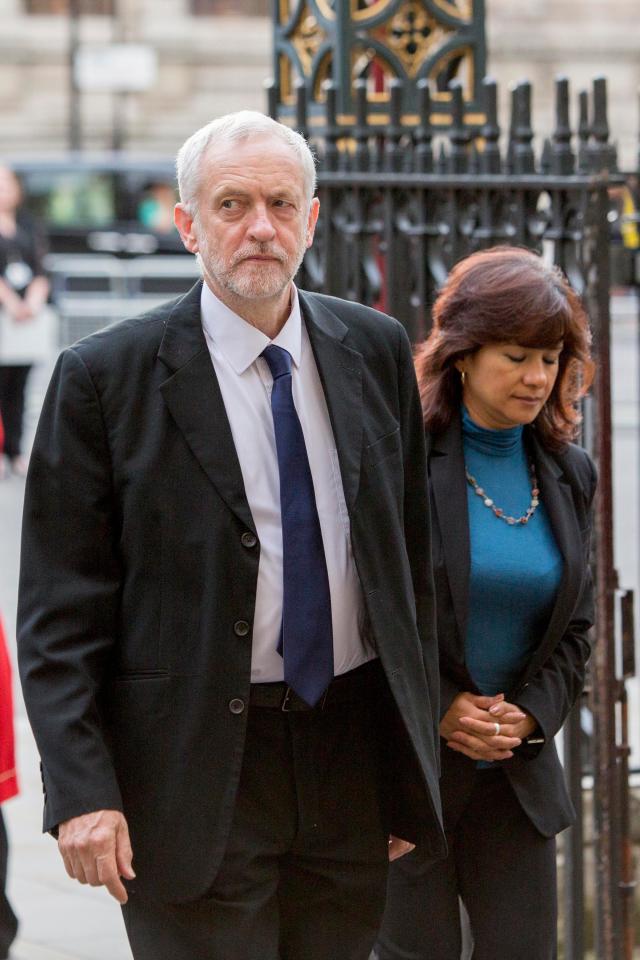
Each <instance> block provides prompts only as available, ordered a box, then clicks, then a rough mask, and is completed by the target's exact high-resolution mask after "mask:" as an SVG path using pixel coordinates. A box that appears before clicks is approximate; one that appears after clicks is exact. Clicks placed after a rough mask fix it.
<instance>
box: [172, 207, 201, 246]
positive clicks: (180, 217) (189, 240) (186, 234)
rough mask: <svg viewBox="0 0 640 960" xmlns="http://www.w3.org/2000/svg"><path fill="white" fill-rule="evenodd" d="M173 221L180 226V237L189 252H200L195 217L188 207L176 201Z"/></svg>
mask: <svg viewBox="0 0 640 960" xmlns="http://www.w3.org/2000/svg"><path fill="white" fill-rule="evenodd" d="M173 222H174V223H175V225H176V227H177V228H178V233H179V234H180V239H181V240H182V242H183V243H184V245H185V247H186V248H187V250H188V251H189V253H197V252H198V238H197V236H196V234H195V230H194V221H193V217H192V216H191V214H190V213H189V211H188V210H187V209H186V207H185V206H184V204H182V203H176V205H175V207H174V210H173Z"/></svg>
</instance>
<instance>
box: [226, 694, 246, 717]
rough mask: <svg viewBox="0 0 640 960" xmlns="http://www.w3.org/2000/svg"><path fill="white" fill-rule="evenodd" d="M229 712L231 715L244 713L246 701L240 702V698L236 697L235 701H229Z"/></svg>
mask: <svg viewBox="0 0 640 960" xmlns="http://www.w3.org/2000/svg"><path fill="white" fill-rule="evenodd" d="M229 710H230V711H231V713H236V714H240V713H242V712H243V711H244V700H240V698H239V697H234V698H233V700H229Z"/></svg>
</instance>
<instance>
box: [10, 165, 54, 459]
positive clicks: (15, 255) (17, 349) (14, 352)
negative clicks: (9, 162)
mask: <svg viewBox="0 0 640 960" xmlns="http://www.w3.org/2000/svg"><path fill="white" fill-rule="evenodd" d="M21 204H22V191H21V187H20V183H19V181H18V179H17V177H16V175H15V174H14V173H13V171H12V170H11V169H9V167H6V166H0V414H1V415H2V419H3V422H4V431H5V445H4V454H5V459H2V460H0V476H5V475H6V474H7V473H8V472H9V470H11V471H13V472H14V473H16V474H18V475H20V476H24V474H25V473H26V466H27V463H26V459H25V457H24V456H23V453H22V430H23V420H24V402H25V389H26V384H27V378H28V376H29V371H30V370H31V367H32V366H33V363H34V362H36V361H37V360H40V359H42V358H43V355H44V352H45V351H46V349H47V346H48V342H49V335H48V329H49V322H50V317H49V314H48V312H47V311H46V309H45V307H46V302H47V297H48V295H49V281H48V280H47V278H46V276H45V271H44V266H43V257H44V252H45V250H44V241H43V235H42V232H41V230H40V228H39V226H38V225H37V224H36V223H35V222H34V220H33V219H32V217H31V216H30V215H29V214H28V213H27V212H26V211H25V210H24V209H22V207H21Z"/></svg>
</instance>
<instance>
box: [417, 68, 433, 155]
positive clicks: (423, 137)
mask: <svg viewBox="0 0 640 960" xmlns="http://www.w3.org/2000/svg"><path fill="white" fill-rule="evenodd" d="M416 87H417V90H418V113H419V115H420V122H419V123H418V126H417V127H416V129H415V141H416V149H415V155H414V158H415V169H416V171H417V172H418V173H431V172H432V171H433V147H432V140H433V127H432V126H431V83H430V81H429V80H427V79H426V77H422V78H421V79H420V80H418V83H417V84H416Z"/></svg>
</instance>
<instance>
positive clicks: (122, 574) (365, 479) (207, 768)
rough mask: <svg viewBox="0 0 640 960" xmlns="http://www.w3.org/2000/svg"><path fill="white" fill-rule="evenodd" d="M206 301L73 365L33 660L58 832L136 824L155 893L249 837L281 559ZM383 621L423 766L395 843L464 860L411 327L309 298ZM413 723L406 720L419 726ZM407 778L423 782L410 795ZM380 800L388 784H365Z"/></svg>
mask: <svg viewBox="0 0 640 960" xmlns="http://www.w3.org/2000/svg"><path fill="white" fill-rule="evenodd" d="M200 289H201V288H200V284H197V285H196V286H195V287H194V288H193V290H192V291H191V292H190V293H188V294H187V295H186V296H185V297H184V298H181V299H180V300H177V301H174V302H172V303H169V304H167V305H164V306H162V307H160V308H158V309H157V310H154V311H152V312H150V313H148V314H147V315H144V316H141V317H137V318H135V319H133V320H129V321H126V322H124V323H122V324H119V325H117V326H115V327H112V328H110V329H107V330H105V331H102V332H100V333H98V334H95V335H94V336H91V337H88V338H87V339H85V340H83V341H81V342H79V343H77V344H76V345H75V346H74V347H72V348H70V349H68V350H66V351H64V352H63V354H62V355H61V357H60V359H59V362H58V364H57V367H56V370H55V372H54V375H53V379H52V382H51V385H50V388H49V392H48V394H47V398H46V401H45V405H44V410H43V413H42V417H41V420H40V424H39V427H38V432H37V437H36V441H35V446H34V450H33V454H32V459H31V466H30V472H29V477H28V482H27V490H26V501H25V513H24V526H23V544H22V569H21V584H20V601H19V654H20V663H21V674H22V681H23V687H24V693H25V699H26V702H27V708H28V711H29V715H30V719H31V722H32V725H33V728H34V731H35V734H36V739H37V741H38V745H39V748H40V753H41V756H42V765H43V782H44V788H45V813H44V827H45V829H51V828H53V827H55V825H56V824H58V823H59V822H61V821H62V820H65V819H68V818H70V817H73V816H76V815H78V814H81V813H84V812H88V811H91V810H96V809H101V808H110V809H123V810H124V812H125V814H126V816H127V819H128V821H129V826H130V829H131V834H132V843H133V849H134V855H135V861H134V863H135V867H136V872H137V874H138V878H139V879H138V883H139V886H141V887H144V888H145V889H146V890H147V891H149V892H151V893H152V894H153V895H155V896H157V897H160V898H167V899H168V898H171V899H182V898H185V899H186V898H190V897H195V896H197V895H198V894H200V893H201V892H202V891H204V890H205V889H206V888H207V887H208V886H209V885H210V884H211V882H212V880H213V878H214V876H215V874H216V871H217V867H218V864H219V862H220V858H221V856H222V853H223V851H224V846H225V841H226V837H227V834H228V830H229V827H230V822H231V816H232V813H233V807H234V798H235V793H236V788H237V785H238V778H239V773H240V767H241V764H242V756H243V743H244V736H245V729H246V721H247V713H248V710H244V711H243V712H242V713H239V714H238V713H237V712H233V713H232V712H231V711H230V708H229V704H230V701H231V700H233V699H237V698H240V699H242V700H243V701H245V702H247V701H248V697H249V684H250V666H251V625H252V621H253V613H254V605H255V594H256V578H257V572H258V561H259V552H260V545H259V544H257V545H252V538H247V537H245V538H244V540H243V537H242V535H243V534H244V533H246V532H248V531H251V532H253V533H254V534H255V533H256V531H255V527H254V524H253V519H252V517H251V512H250V510H249V506H248V503H247V500H246V496H245V492H244V488H243V481H242V475H241V471H240V465H239V462H238V458H237V455H236V452H235V448H234V445H233V440H232V435H231V430H230V426H229V422H228V419H227V416H226V413H225V408H224V404H223V401H222V397H221V394H220V389H219V386H218V382H217V378H216V376H215V372H214V368H213V365H212V363H211V359H210V355H209V351H208V349H207V345H206V342H205V339H204V335H203V332H202V328H201V319H200ZM300 301H301V305H302V311H303V316H304V319H305V322H306V325H307V329H308V332H309V337H310V340H311V344H312V347H313V350H314V354H315V358H316V361H317V364H318V369H319V372H320V376H321V379H322V383H323V386H324V390H325V394H326V398H327V404H328V409H329V414H330V418H331V423H332V427H333V431H334V436H335V440H336V446H337V450H338V456H339V460H340V466H341V471H342V480H343V485H344V492H345V498H346V502H347V506H348V510H349V515H350V518H351V536H352V545H353V553H354V558H355V562H356V565H357V569H358V572H359V576H360V580H361V583H362V589H363V595H364V598H365V603H366V609H367V614H368V620H369V622H370V628H371V632H372V637H373V641H374V643H375V644H376V645H377V648H378V651H379V654H380V658H381V661H382V664H383V666H384V670H385V674H386V677H387V681H388V688H389V690H390V691H391V693H389V690H387V694H388V696H386V697H382V701H384V702H382V701H381V704H380V716H381V718H383V719H384V725H385V727H386V729H387V732H388V735H389V736H393V737H395V738H396V740H397V745H398V749H399V752H400V754H402V753H403V751H404V759H405V762H404V763H403V765H402V769H401V770H400V769H392V768H390V775H389V782H390V784H393V786H394V792H393V795H390V796H389V817H390V823H389V825H390V827H391V829H392V830H393V831H394V832H397V833H398V834H399V835H400V836H403V837H404V836H407V837H408V838H410V839H411V838H415V839H416V840H418V841H419V842H421V843H423V844H424V845H425V846H426V847H427V849H430V850H431V851H432V852H433V854H434V855H438V854H439V853H441V852H442V850H443V839H442V833H441V828H440V824H439V797H438V771H437V750H438V735H437V721H438V717H437V712H438V680H437V650H436V641H435V610H434V593H433V580H432V576H431V570H430V567H429V562H428V557H429V551H430V544H429V526H428V500H427V496H426V485H425V483H426V458H425V451H424V436H423V430H422V423H421V416H420V408H419V400H418V397H417V387H416V384H415V378H414V373H413V365H412V359H411V351H410V348H409V343H408V341H407V338H406V335H405V333H404V331H403V329H402V327H401V325H400V324H399V323H397V322H396V321H394V320H392V319H390V318H388V317H385V316H383V315H382V314H379V313H377V312H375V311H373V310H370V309H368V308H365V307H361V306H359V305H356V304H352V303H347V302H345V301H340V300H336V299H333V298H331V297H326V296H319V295H315V294H307V293H301V294H300ZM400 718H401V719H400ZM403 783H404V786H403ZM364 787H365V788H367V785H364Z"/></svg>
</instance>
